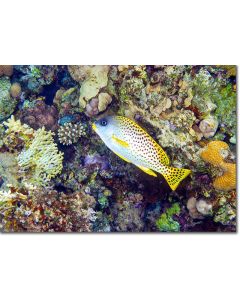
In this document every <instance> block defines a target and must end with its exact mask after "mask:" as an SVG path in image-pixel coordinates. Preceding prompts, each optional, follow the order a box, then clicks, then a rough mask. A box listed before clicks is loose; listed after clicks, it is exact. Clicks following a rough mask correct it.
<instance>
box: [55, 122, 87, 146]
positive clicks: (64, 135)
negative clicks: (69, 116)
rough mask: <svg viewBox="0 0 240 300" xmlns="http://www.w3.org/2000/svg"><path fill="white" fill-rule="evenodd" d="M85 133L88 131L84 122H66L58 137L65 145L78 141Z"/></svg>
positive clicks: (61, 127) (59, 130)
mask: <svg viewBox="0 0 240 300" xmlns="http://www.w3.org/2000/svg"><path fill="white" fill-rule="evenodd" d="M85 134H86V132H85V130H84V127H83V125H82V124H73V123H65V124H64V125H63V126H60V127H59V129H58V139H59V142H60V143H61V144H63V145H71V144H73V143H76V142H77V141H78V139H79V138H80V137H81V136H84V135H85Z"/></svg>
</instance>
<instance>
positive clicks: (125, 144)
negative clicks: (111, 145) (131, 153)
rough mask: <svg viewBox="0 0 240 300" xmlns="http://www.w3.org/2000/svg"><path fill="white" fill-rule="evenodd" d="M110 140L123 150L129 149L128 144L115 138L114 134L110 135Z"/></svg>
mask: <svg viewBox="0 0 240 300" xmlns="http://www.w3.org/2000/svg"><path fill="white" fill-rule="evenodd" d="M112 139H113V140H114V142H116V143H117V144H119V145H121V146H122V147H124V148H127V147H129V144H128V143H127V142H125V141H123V140H121V139H119V138H117V137H116V136H115V135H114V134H113V135H112ZM117 155H118V154H117Z"/></svg>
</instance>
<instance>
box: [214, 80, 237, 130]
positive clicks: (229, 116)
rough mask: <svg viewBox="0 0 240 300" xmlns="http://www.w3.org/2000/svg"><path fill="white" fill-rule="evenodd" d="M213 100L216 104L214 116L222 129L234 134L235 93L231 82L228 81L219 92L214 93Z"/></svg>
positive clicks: (235, 119) (235, 117)
mask: <svg viewBox="0 0 240 300" xmlns="http://www.w3.org/2000/svg"><path fill="white" fill-rule="evenodd" d="M213 101H214V103H215V104H216V105H217V108H216V111H215V116H216V117H217V118H218V120H219V122H220V123H221V124H222V125H223V131H224V132H227V133H230V135H231V136H234V135H235V133H236V124H237V114H236V107H237V95H236V92H235V91H234V90H233V87H232V84H230V83H229V84H228V85H227V86H225V87H223V88H222V89H221V90H219V92H218V93H217V94H215V95H214V97H213ZM229 131H230V132H229Z"/></svg>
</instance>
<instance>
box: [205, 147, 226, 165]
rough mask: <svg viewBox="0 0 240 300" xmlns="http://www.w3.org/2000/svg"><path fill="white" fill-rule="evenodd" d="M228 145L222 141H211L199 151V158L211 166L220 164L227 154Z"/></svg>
mask: <svg viewBox="0 0 240 300" xmlns="http://www.w3.org/2000/svg"><path fill="white" fill-rule="evenodd" d="M228 152H229V146H228V144H227V143H225V142H222V141H212V142H209V143H208V144H207V146H206V147H204V148H203V149H202V150H201V151H200V156H201V158H202V159H203V160H204V161H205V162H207V163H209V164H212V165H213V166H220V165H221V164H222V162H223V159H224V157H226V156H227V155H228Z"/></svg>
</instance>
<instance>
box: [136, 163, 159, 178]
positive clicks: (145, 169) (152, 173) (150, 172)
mask: <svg viewBox="0 0 240 300" xmlns="http://www.w3.org/2000/svg"><path fill="white" fill-rule="evenodd" d="M137 167H139V169H141V170H142V171H143V172H145V173H147V174H148V175H151V176H154V177H157V174H156V173H154V172H153V171H152V170H151V169H148V168H145V167H142V166H138V165H137Z"/></svg>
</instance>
